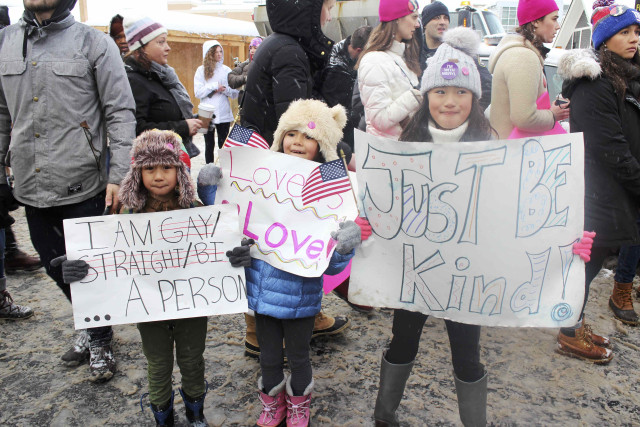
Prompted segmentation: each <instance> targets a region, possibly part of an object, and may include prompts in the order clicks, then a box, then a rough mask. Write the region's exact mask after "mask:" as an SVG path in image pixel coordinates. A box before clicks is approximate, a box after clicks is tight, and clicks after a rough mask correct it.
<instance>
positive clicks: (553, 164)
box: [349, 132, 597, 327]
mask: <svg viewBox="0 0 640 427" xmlns="http://www.w3.org/2000/svg"><path fill="white" fill-rule="evenodd" d="M582 144H583V142H582V134H569V135H556V136H548V137H541V138H532V139H520V140H511V141H489V142H470V143H449V144H431V143H407V142H398V141H392V140H388V139H384V138H380V137H374V136H371V135H367V134H363V133H361V132H358V133H357V136H356V152H357V153H358V156H357V162H358V182H359V188H360V192H359V197H360V199H361V200H362V203H363V212H365V213H366V216H367V218H368V219H369V221H370V223H371V226H372V227H373V232H374V234H373V237H374V239H373V242H372V243H367V244H366V245H365V247H364V248H361V249H360V250H359V251H358V252H357V254H356V258H355V259H354V261H353V267H352V271H351V283H350V290H349V299H350V300H351V301H352V302H354V303H356V304H362V305H370V306H377V307H391V308H404V309H407V310H411V311H420V312H422V313H426V314H432V315H434V316H437V317H444V318H448V319H452V320H456V321H460V322H465V323H475V324H482V325H499V326H543V327H558V326H563V325H573V324H575V323H576V321H577V320H578V317H579V315H580V311H581V308H582V303H583V298H584V263H583V262H582V260H581V259H580V258H579V257H578V256H577V255H573V253H572V245H573V243H574V242H576V241H577V240H578V239H579V238H580V237H581V236H582V231H583V230H582V227H583V217H584V216H583V215H584V206H583V199H584V179H583V162H584V159H583V156H584V153H583V145H582ZM596 239H597V237H596Z"/></svg>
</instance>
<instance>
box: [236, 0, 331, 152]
mask: <svg viewBox="0 0 640 427" xmlns="http://www.w3.org/2000/svg"><path fill="white" fill-rule="evenodd" d="M322 3H323V0H297V1H295V2H294V1H290V0H267V14H268V16H269V24H270V26H271V29H272V30H273V31H274V33H273V34H271V35H270V36H269V37H267V38H266V39H265V40H264V41H263V42H262V44H261V45H260V49H258V50H257V51H256V53H255V55H254V57H253V62H254V64H253V65H252V66H251V69H250V70H249V74H248V75H247V84H246V86H245V94H244V100H243V106H242V125H243V126H245V127H248V128H251V129H254V130H256V131H257V132H258V133H260V135H262V136H263V137H264V138H265V139H266V140H267V141H268V142H269V144H273V134H274V132H275V130H276V128H277V127H278V120H279V119H280V116H281V115H282V113H284V112H285V111H286V110H287V108H289V104H290V103H291V102H292V101H294V100H296V99H308V98H311V94H312V89H313V74H314V73H315V72H316V71H317V70H320V69H322V68H323V67H324V65H325V63H326V61H327V60H328V58H329V53H330V51H331V48H332V47H333V42H332V41H331V40H330V39H329V38H327V37H326V36H325V35H324V34H323V33H322V30H321V28H320V14H321V11H322Z"/></svg>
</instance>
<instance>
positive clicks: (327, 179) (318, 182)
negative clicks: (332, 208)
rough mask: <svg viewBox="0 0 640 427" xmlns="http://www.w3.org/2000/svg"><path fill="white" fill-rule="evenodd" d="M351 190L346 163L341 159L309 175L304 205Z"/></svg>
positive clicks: (326, 164) (305, 187)
mask: <svg viewBox="0 0 640 427" xmlns="http://www.w3.org/2000/svg"><path fill="white" fill-rule="evenodd" d="M350 189H351V182H350V181H349V175H348V174H347V169H346V168H345V166H344V162H343V161H342V160H340V159H338V160H334V161H332V162H327V163H324V164H321V165H320V166H318V167H317V168H315V169H314V170H313V171H311V174H310V175H309V178H307V181H306V183H305V184H304V186H303V187H302V204H303V205H308V204H309V203H312V202H315V201H317V200H320V199H324V198H325V197H329V196H333V195H334V194H340V193H344V192H346V191H349V190H350Z"/></svg>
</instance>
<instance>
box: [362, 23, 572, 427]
mask: <svg viewBox="0 0 640 427" xmlns="http://www.w3.org/2000/svg"><path fill="white" fill-rule="evenodd" d="M443 41H444V43H443V44H442V45H441V46H440V47H439V48H438V50H437V51H436V53H435V55H434V56H433V57H432V58H430V59H429V60H428V63H427V69H426V71H425V73H424V75H423V77H422V84H421V88H420V90H421V92H422V93H423V95H424V99H423V102H422V104H421V105H420V108H419V109H418V111H417V112H416V114H415V115H414V116H413V118H412V119H411V121H410V122H409V123H408V124H407V126H406V128H405V129H404V131H403V132H402V135H401V136H400V140H401V141H424V142H437V143H456V142H469V141H486V140H490V139H492V138H493V137H494V136H495V132H494V131H493V130H492V128H491V126H490V124H489V121H488V120H487V119H486V118H485V116H484V115H483V113H482V109H481V108H480V105H479V102H478V100H479V99H480V97H481V96H482V90H481V85H480V74H479V73H478V69H477V68H476V65H475V61H474V59H473V58H474V57H475V54H476V51H477V47H478V44H479V43H480V40H479V38H478V36H477V35H476V33H475V32H473V31H472V30H469V29H467V28H463V27H458V28H455V29H453V30H451V31H449V32H447V33H445V35H444V38H443ZM574 251H575V250H574ZM427 317H428V316H427V315H425V314H422V313H417V312H411V311H407V310H401V309H396V310H395V311H394V317H393V338H392V340H391V343H390V345H389V348H388V349H387V351H386V352H385V353H384V354H383V356H382V366H381V369H380V388H379V390H378V397H377V399H376V406H375V411H374V418H375V421H376V426H397V425H398V418H397V416H396V410H397V409H398V406H399V405H400V401H401V400H402V394H403V392H404V388H405V384H406V382H407V379H408V378H409V375H410V374H411V369H412V368H413V365H414V362H415V358H416V355H417V353H418V346H419V344H420V336H421V334H422V328H423V326H424V323H425V321H426V320H427ZM445 324H446V327H447V332H448V334H449V343H450V346H451V360H452V364H453V371H454V380H455V386H456V393H457V395H458V412H459V414H460V419H461V420H462V423H463V424H464V425H465V426H484V425H486V404H487V373H486V371H485V369H484V365H483V364H482V363H481V362H480V345H479V344H480V326H478V325H468V324H463V323H458V322H454V321H451V320H445Z"/></svg>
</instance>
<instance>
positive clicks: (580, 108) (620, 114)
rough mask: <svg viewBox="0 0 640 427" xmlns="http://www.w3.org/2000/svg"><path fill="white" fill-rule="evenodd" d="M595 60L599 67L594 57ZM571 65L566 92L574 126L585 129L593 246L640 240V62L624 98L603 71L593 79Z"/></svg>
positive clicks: (589, 226)
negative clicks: (639, 233)
mask: <svg viewBox="0 0 640 427" xmlns="http://www.w3.org/2000/svg"><path fill="white" fill-rule="evenodd" d="M563 61H564V58H563ZM591 65H592V66H595V67H597V68H596V69H598V70H599V67H600V66H599V64H598V63H597V61H596V59H595V58H593V61H592V64H591ZM627 65H628V66H629V67H630V64H627ZM560 67H562V65H561V66H560ZM567 68H571V69H572V71H571V75H569V76H566V75H565V76H563V77H564V78H565V82H564V84H563V88H562V94H563V95H564V96H565V97H567V98H569V99H570V100H571V116H570V124H571V132H583V133H584V149H585V159H584V160H585V165H584V168H585V170H584V180H585V200H584V204H585V206H584V208H585V225H584V229H585V230H589V231H591V230H595V232H596V238H595V239H594V246H599V247H617V246H624V245H633V244H638V243H640V239H639V237H638V229H637V226H636V220H637V218H638V212H639V211H638V208H639V206H640V102H638V97H639V96H640V67H639V68H637V71H636V72H635V74H636V76H635V78H632V79H629V80H627V82H628V83H627V91H626V93H625V96H624V98H622V97H620V96H619V95H618V94H616V92H615V90H614V86H613V84H612V83H611V81H610V80H609V79H608V78H607V77H606V76H605V75H601V76H599V77H597V78H595V79H594V80H592V79H590V78H588V77H586V75H585V74H584V73H583V70H585V67H575V66H574V67H567ZM567 77H570V78H569V79H567Z"/></svg>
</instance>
